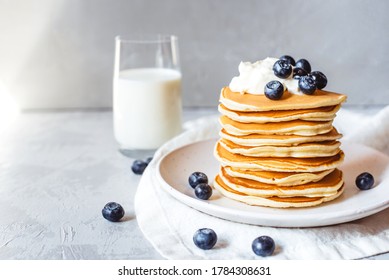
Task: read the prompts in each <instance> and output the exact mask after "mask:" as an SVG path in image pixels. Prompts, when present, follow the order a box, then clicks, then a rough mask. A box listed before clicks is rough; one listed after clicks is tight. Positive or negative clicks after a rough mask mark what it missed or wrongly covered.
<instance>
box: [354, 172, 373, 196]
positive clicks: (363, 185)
mask: <svg viewBox="0 0 389 280" xmlns="http://www.w3.org/2000/svg"><path fill="white" fill-rule="evenodd" d="M355 184H356V185H357V187H358V188H359V189H361V190H363V191H365V190H370V189H371V188H372V187H373V186H374V177H373V175H371V174H370V173H369V172H363V173H361V174H359V175H358V176H357V178H356V179H355Z"/></svg>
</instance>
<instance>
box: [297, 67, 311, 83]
mask: <svg viewBox="0 0 389 280" xmlns="http://www.w3.org/2000/svg"><path fill="white" fill-rule="evenodd" d="M306 75H308V72H307V71H305V70H304V69H303V68H299V67H295V68H293V79H296V80H298V79H300V78H301V77H302V76H306Z"/></svg>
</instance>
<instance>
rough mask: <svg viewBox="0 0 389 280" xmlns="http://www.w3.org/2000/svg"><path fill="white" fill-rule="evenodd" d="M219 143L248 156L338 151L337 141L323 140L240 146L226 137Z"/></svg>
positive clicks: (318, 154) (307, 155) (301, 155)
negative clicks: (276, 144)
mask: <svg viewBox="0 0 389 280" xmlns="http://www.w3.org/2000/svg"><path fill="white" fill-rule="evenodd" d="M219 144H220V145H221V146H223V148H225V149H226V150H228V151H229V152H231V153H233V154H241V155H245V156H250V157H295V158H311V157H329V156H334V155H336V154H338V153H339V151H340V149H339V147H340V142H339V141H323V142H313V143H304V144H300V145H295V146H288V147H274V146H257V147H255V146H254V147H253V146H251V147H250V146H242V145H238V144H235V143H234V142H231V141H229V140H227V139H220V140H219Z"/></svg>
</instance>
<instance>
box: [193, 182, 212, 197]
mask: <svg viewBox="0 0 389 280" xmlns="http://www.w3.org/2000/svg"><path fill="white" fill-rule="evenodd" d="M194 192H195V195H196V197H197V198H200V199H202V200H208V199H209V198H210V197H211V195H212V188H211V186H210V185H208V184H206V183H201V184H198V185H197V186H196V187H195V189H194Z"/></svg>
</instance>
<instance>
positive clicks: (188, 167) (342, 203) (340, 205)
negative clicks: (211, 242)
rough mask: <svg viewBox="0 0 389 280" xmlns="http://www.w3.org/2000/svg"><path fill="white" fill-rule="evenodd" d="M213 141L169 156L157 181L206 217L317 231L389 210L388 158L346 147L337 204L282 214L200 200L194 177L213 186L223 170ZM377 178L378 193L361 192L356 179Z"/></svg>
mask: <svg viewBox="0 0 389 280" xmlns="http://www.w3.org/2000/svg"><path fill="white" fill-rule="evenodd" d="M215 143H216V139H214V140H206V141H201V142H196V143H193V144H190V145H187V146H184V147H181V148H178V149H176V150H174V151H172V152H170V153H169V154H167V155H166V156H164V157H163V158H162V159H161V160H160V161H159V163H158V166H157V177H158V180H159V182H160V183H161V186H162V188H163V189H164V190H166V191H167V192H168V193H170V194H171V195H172V196H173V197H175V198H176V199H178V200H179V201H181V202H182V203H185V204H187V205H188V206H190V207H193V208H194V209H197V210H199V211H201V212H204V213H206V214H209V215H212V216H216V217H219V218H223V219H226V220H230V221H235V222H240V223H247V224H254V225H263V226H274V227H316V226H326V225H333V224H339V223H344V222H348V221H353V220H356V219H360V218H363V217H366V216H369V215H372V214H374V213H377V212H379V211H382V210H383V209H385V208H387V207H389V157H388V156H386V155H384V154H382V153H380V152H378V151H376V150H374V149H371V148H369V147H366V146H362V145H357V144H351V143H343V144H342V149H343V150H344V152H345V154H346V158H345V161H344V163H343V164H342V166H341V169H342V170H343V172H344V178H345V191H344V193H343V194H342V195H341V196H340V197H339V198H338V199H336V200H334V201H332V202H328V203H324V204H322V205H319V206H316V207H309V208H298V209H294V208H289V209H277V208H268V207H258V206H250V205H246V204H244V203H241V202H238V201H234V200H232V199H229V198H226V197H224V196H222V195H221V194H220V193H219V192H218V191H216V190H214V192H213V194H212V197H211V198H210V199H209V200H200V199H198V198H196V196H195V195H194V191H193V189H192V188H191V187H190V186H189V184H188V177H189V175H190V174H191V173H192V172H194V171H201V172H204V173H206V174H207V175H208V177H209V179H210V183H211V184H212V183H213V177H214V176H215V175H216V174H217V172H218V170H219V163H218V162H217V160H216V159H215V158H214V157H213V149H214V146H215ZM365 171H367V172H370V173H371V174H373V176H374V178H375V180H376V183H375V187H374V188H372V189H370V190H367V191H360V190H359V189H358V188H357V187H356V186H355V178H356V176H358V175H359V174H360V173H362V172H365Z"/></svg>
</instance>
